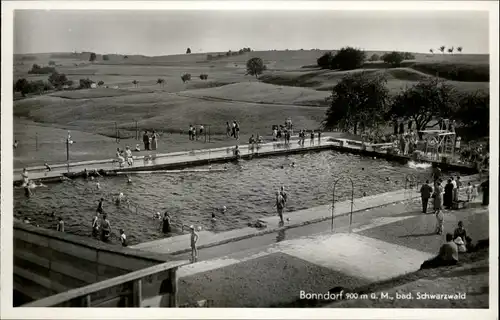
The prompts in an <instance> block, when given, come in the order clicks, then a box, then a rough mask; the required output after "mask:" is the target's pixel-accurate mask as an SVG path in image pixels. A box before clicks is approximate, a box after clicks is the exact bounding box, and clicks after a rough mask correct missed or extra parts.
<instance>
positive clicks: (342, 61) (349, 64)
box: [330, 47, 366, 70]
mask: <svg viewBox="0 0 500 320" xmlns="http://www.w3.org/2000/svg"><path fill="white" fill-rule="evenodd" d="M365 58H366V56H365V52H364V51H362V50H359V49H356V48H352V47H345V48H342V49H340V50H339V51H338V52H337V53H336V54H335V56H334V57H333V59H332V63H331V67H330V68H331V69H340V70H353V69H358V68H360V67H361V66H362V65H363V63H364V62H365Z"/></svg>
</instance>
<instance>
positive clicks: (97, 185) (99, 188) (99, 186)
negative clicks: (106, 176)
mask: <svg viewBox="0 0 500 320" xmlns="http://www.w3.org/2000/svg"><path fill="white" fill-rule="evenodd" d="M95 186H96V188H97V190H101V184H100V183H99V182H96V184H95Z"/></svg>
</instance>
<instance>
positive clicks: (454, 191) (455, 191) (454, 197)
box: [451, 177, 458, 202]
mask: <svg viewBox="0 0 500 320" xmlns="http://www.w3.org/2000/svg"><path fill="white" fill-rule="evenodd" d="M451 184H452V185H453V202H456V201H458V185H457V181H456V180H455V178H453V177H451Z"/></svg>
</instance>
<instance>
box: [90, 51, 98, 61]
mask: <svg viewBox="0 0 500 320" xmlns="http://www.w3.org/2000/svg"><path fill="white" fill-rule="evenodd" d="M96 59H97V55H96V54H95V52H91V53H90V58H89V61H90V62H94V61H95V60H96Z"/></svg>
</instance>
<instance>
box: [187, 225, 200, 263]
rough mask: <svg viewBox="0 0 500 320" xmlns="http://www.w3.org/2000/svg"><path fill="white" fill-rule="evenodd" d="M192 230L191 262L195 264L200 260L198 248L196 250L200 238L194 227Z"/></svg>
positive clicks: (191, 227) (190, 227)
mask: <svg viewBox="0 0 500 320" xmlns="http://www.w3.org/2000/svg"><path fill="white" fill-rule="evenodd" d="M189 229H190V230H191V262H192V263H195V262H196V260H197V259H198V248H196V243H197V242H198V239H199V236H198V234H197V233H196V231H195V230H194V226H193V225H191V226H189Z"/></svg>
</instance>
